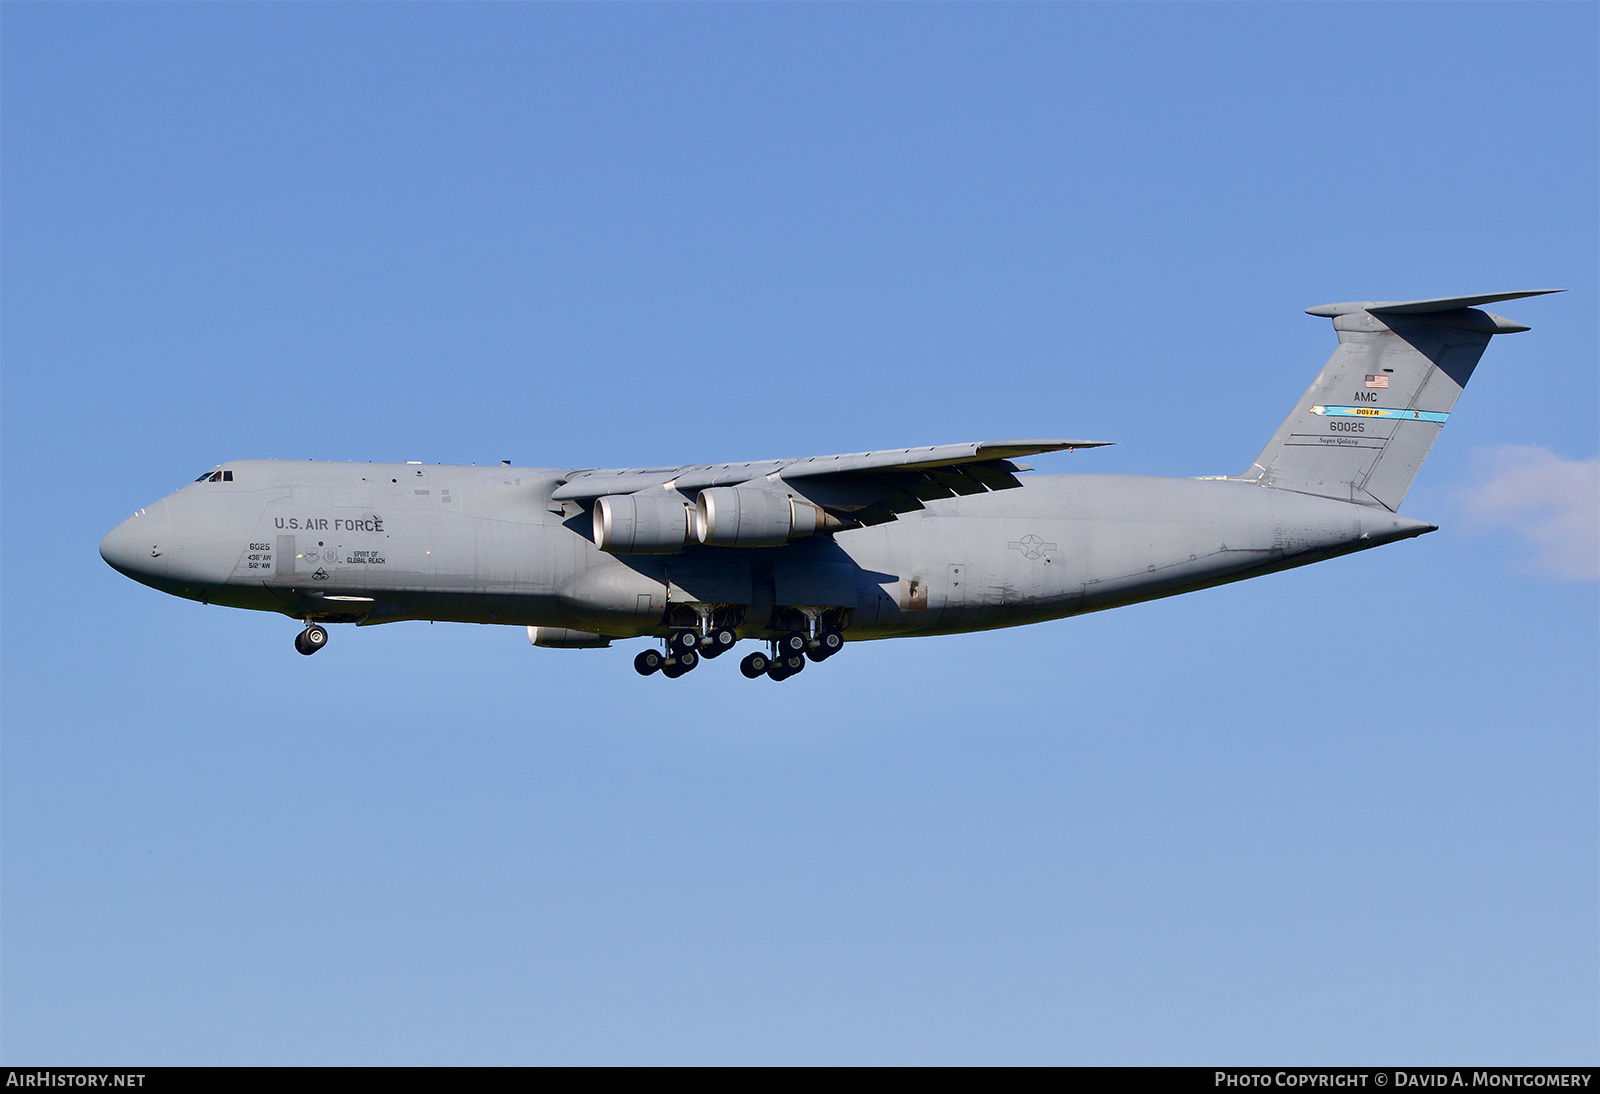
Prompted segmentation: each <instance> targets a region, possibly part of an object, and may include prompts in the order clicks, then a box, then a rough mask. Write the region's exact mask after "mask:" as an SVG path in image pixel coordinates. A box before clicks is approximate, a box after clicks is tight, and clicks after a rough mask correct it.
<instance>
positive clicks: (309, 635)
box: [294, 623, 328, 657]
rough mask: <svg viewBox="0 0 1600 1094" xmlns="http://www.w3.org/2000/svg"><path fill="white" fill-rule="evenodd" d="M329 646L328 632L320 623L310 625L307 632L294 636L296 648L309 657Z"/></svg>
mask: <svg viewBox="0 0 1600 1094" xmlns="http://www.w3.org/2000/svg"><path fill="white" fill-rule="evenodd" d="M327 644H328V632H327V630H326V629H325V628H323V627H322V625H321V624H318V623H312V624H309V625H308V626H307V627H306V629H305V630H303V631H301V632H300V633H299V634H297V635H295V636H294V648H295V649H296V650H298V651H299V652H300V653H303V654H305V655H306V656H307V657H310V656H311V655H312V654H314V653H316V652H317V651H318V650H320V649H321V648H322V647H323V646H326V645H327Z"/></svg>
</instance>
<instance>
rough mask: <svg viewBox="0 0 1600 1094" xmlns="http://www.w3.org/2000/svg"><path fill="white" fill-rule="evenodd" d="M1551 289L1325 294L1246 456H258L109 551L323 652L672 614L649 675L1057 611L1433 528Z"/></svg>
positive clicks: (1029, 619) (647, 631) (146, 514)
mask: <svg viewBox="0 0 1600 1094" xmlns="http://www.w3.org/2000/svg"><path fill="white" fill-rule="evenodd" d="M1525 295H1534V294H1531V293H1501V294H1491V295H1488V296H1481V297H1457V298H1447V299H1442V300H1431V301H1408V302H1403V303H1400V304H1385V303H1374V302H1366V303H1361V304H1335V305H1324V306H1322V307H1320V308H1313V309H1309V310H1310V311H1311V312H1312V313H1313V314H1318V315H1326V316H1328V317H1330V318H1332V319H1333V321H1334V327H1335V330H1336V331H1337V332H1338V336H1339V341H1340V345H1339V348H1338V350H1337V351H1335V353H1334V355H1333V357H1332V358H1330V359H1329V361H1328V363H1327V364H1326V365H1325V366H1324V367H1323V369H1322V371H1321V373H1320V374H1319V375H1318V376H1317V378H1316V380H1315V381H1314V382H1313V383H1312V385H1311V387H1310V388H1309V389H1308V390H1307V391H1306V393H1305V395H1304V396H1302V397H1301V399H1300V401H1299V403H1297V404H1296V406H1295V408H1294V410H1293V411H1292V412H1291V413H1290V415H1289V417H1288V418H1287V419H1285V421H1284V422H1283V424H1282V425H1281V426H1280V427H1279V428H1278V430H1277V432H1276V433H1275V434H1274V435H1273V437H1272V439H1271V440H1270V441H1269V442H1268V444H1267V447H1266V448H1265V449H1264V450H1263V451H1262V453H1261V455H1260V456H1259V457H1258V458H1257V459H1256V462H1255V463H1254V464H1253V465H1252V466H1251V468H1250V469H1249V470H1248V471H1247V472H1245V473H1244V474H1242V475H1238V476H1221V477H1217V478H1208V479H1171V478H1155V477H1143V476H1125V475H1030V476H1027V477H1026V478H1021V477H1019V476H1020V475H1021V474H1022V472H1024V471H1025V470H1027V468H1025V467H1023V466H1021V465H1018V464H1016V463H1014V462H1012V461H1013V460H1014V459H1015V458H1016V457H1018V456H1025V455H1033V454H1037V453H1043V452H1052V451H1062V450H1067V449H1072V448H1083V447H1095V446H1097V445H1099V444H1100V443H1102V442H1092V441H1050V440H1028V441H1000V442H988V443H979V444H964V445H943V446H937V447H931V448H920V449H895V450H889V451H886V452H867V453H856V454H851V455H845V456H820V457H805V458H799V459H790V460H770V461H761V462H754V463H738V464H722V465H699V466H693V467H657V468H630V469H621V470H601V469H581V470H574V469H537V468H514V467H509V466H500V467H451V466H438V465H435V466H422V465H418V464H350V463H342V464H338V463H317V462H304V463H299V462H291V461H279V460H241V461H237V462H232V463H228V464H224V465H221V466H219V467H218V468H217V469H216V470H215V471H214V472H210V473H208V474H206V475H203V476H201V478H200V479H199V480H197V481H195V482H193V483H190V484H189V485H187V486H185V487H183V488H182V489H180V490H178V491H177V492H175V493H173V494H171V495H169V496H167V497H165V498H162V499H161V500H160V501H157V502H154V503H153V504H151V505H149V506H147V507H146V508H144V509H141V510H139V512H138V513H136V514H135V515H134V516H132V517H130V518H129V519H127V520H125V521H123V522H122V523H121V524H119V525H118V526H117V527H116V528H115V529H113V530H112V531H111V533H110V534H108V535H107V536H106V537H105V540H104V541H103V542H102V543H101V547H100V550H101V554H102V556H103V557H104V558H105V560H106V561H107V562H108V563H110V564H111V565H112V566H113V567H115V568H116V569H118V570H119V571H121V572H122V573H124V574H126V575H128V576H129V577H132V578H134V579H135V580H137V581H141V582H143V583H145V584H147V585H150V586H152V587H154V588H157V589H160V590H162V591H164V592H168V593H171V594H174V595H176V596H182V597H187V598H189V599H193V600H200V601H204V602H207V603H211V604H222V605H229V606H233V607H239V608H248V609H253V610H258V611H268V612H276V613H280V614H283V615H287V616H291V617H293V618H296V619H300V620H303V621H305V623H306V625H307V628H308V629H307V631H306V632H304V633H303V634H302V635H301V637H300V638H297V640H296V647H297V648H298V649H300V650H301V652H303V653H309V652H314V651H315V650H316V649H319V648H320V647H321V644H322V642H324V641H325V640H326V631H325V630H323V628H322V627H321V626H320V625H321V624H324V623H339V622H348V623H356V624H360V625H371V624H377V623H387V622H393V621H397V620H406V619H431V620H451V621H461V622H474V623H498V624H506V625H515V626H522V627H526V628H528V637H529V640H530V641H531V642H533V643H534V644H535V645H538V646H543V647H553V648H568V649H571V648H580V649H581V648H599V647H604V646H605V645H607V644H608V643H609V642H610V641H611V640H612V639H618V638H634V637H644V636H655V637H658V638H663V639H666V640H667V641H668V645H669V648H668V650H667V653H666V658H665V661H664V662H663V660H662V658H661V656H659V655H654V654H651V655H649V656H650V657H654V658H655V660H654V661H649V657H647V656H646V655H645V654H641V659H640V660H639V661H638V662H636V665H637V666H638V667H639V671H641V672H654V671H657V670H658V668H659V667H660V666H662V665H664V666H665V669H666V674H667V675H681V674H682V672H684V671H688V669H689V668H692V667H693V666H694V664H695V663H696V657H695V655H694V654H693V653H684V652H683V651H685V650H691V649H695V648H699V649H702V650H704V651H705V652H704V655H705V656H716V655H717V654H718V653H720V652H723V651H724V650H725V648H727V647H729V646H731V644H732V643H733V642H734V641H736V640H737V639H738V638H754V639H765V640H767V641H769V642H770V643H771V644H772V647H773V651H774V652H773V656H778V655H780V654H781V653H782V651H783V648H784V647H783V646H782V643H783V642H786V641H792V642H795V643H798V645H797V646H796V648H801V649H806V650H808V651H809V656H811V658H812V660H823V659H825V657H826V656H828V655H829V654H830V653H831V652H833V651H834V650H835V649H836V648H837V646H838V643H839V640H840V639H841V638H842V639H845V640H849V641H859V640H866V639H878V638H893V637H909V636H914V635H930V634H952V633H958V632H963V631H973V630H982V629H987V628H994V627H1009V626H1017V625H1021V624H1026V623H1035V622H1039V621H1042V620H1047V619H1057V618H1061V617H1064V616H1070V615H1076V614H1079V613H1082V612H1089V611H1098V610H1102V609H1105V608H1112V607H1117V606H1119V605H1123V604H1130V603H1134V602H1137V601H1141V600H1149V599H1154V598H1157V597H1163V596H1171V595H1174V594H1176V593H1181V592H1187V591H1190V590H1194V589H1201V588H1205V587H1208V586H1212V585H1219V584H1223V583H1226V582H1230V581H1239V580H1242V579H1244V578H1248V577H1254V576H1257V575H1260V574H1265V573H1270V572H1273V571H1275V570H1281V569H1286V568H1289V567H1293V566H1301V565H1305V564H1307V563H1310V562H1315V561H1318V560H1320V559H1325V558H1331V557H1334V556H1336V555H1341V554H1347V553H1350V552H1353V551H1360V550H1365V549H1367V548H1370V547H1375V546H1378V545H1380V544H1383V543H1390V542H1393V541H1395V540H1398V539H1406V538H1410V537H1412V536H1417V535H1420V534H1422V533H1425V532H1429V531H1432V530H1433V529H1434V526H1433V525H1431V524H1427V523H1425V522H1423V521H1418V520H1413V519H1411V518H1409V517H1404V516H1401V515H1399V513H1398V512H1397V510H1398V509H1399V506H1400V502H1401V500H1402V499H1403V498H1404V496H1405V493H1406V490H1407V489H1408V488H1409V486H1410V484H1411V481H1412V479H1413V478H1414V477H1415V475H1416V473H1417V470H1418V468H1419V467H1420V466H1421V464H1422V461H1423V458H1424V457H1425V456H1426V455H1427V453H1428V450H1429V448H1430V447H1431V446H1432V444H1433V442H1434V439H1435V438H1436V437H1437V436H1438V434H1439V432H1440V430H1441V429H1442V427H1443V424H1444V422H1445V420H1446V419H1447V418H1448V417H1449V414H1450V413H1451V412H1452V410H1453V409H1454V407H1455V404H1456V400H1457V398H1458V397H1459V395H1460V394H1461V390H1462V388H1463V387H1464V386H1465V385H1466V382H1467V380H1468V379H1470V377H1471V375H1472V371H1473V369H1474V368H1475V367H1476V366H1477V363H1478V360H1479V358H1480V357H1481V355H1482V353H1483V351H1484V348H1485V347H1486V346H1487V344H1488V342H1489V339H1490V338H1491V337H1492V336H1493V335H1494V334H1496V333H1505V332H1509V331H1513V330H1525V329H1527V328H1525V327H1522V326H1520V325H1518V324H1514V323H1511V322H1510V321H1508V320H1503V319H1500V318H1499V317H1498V316H1492V315H1489V314H1488V313H1485V312H1482V311H1478V310H1475V309H1473V308H1471V307H1469V306H1468V305H1469V304H1472V303H1481V302H1490V301H1495V300H1502V299H1511V298H1513V297H1516V296H1525ZM597 513H598V514H599V515H600V517H601V518H603V519H602V520H600V521H599V522H598V523H599V527H598V528H597V519H596V514H597ZM747 542H748V543H750V544H752V545H750V546H743V545H741V544H743V543H747ZM602 548H606V549H602ZM313 632H320V637H316V636H313V637H312V639H311V640H309V641H307V636H308V635H312V634H313ZM719 635H720V636H721V637H719ZM796 636H798V637H796ZM830 636H832V637H830ZM647 661H648V662H649V663H648V664H647ZM756 662H759V664H753V662H752V661H751V659H749V658H747V659H746V662H745V664H744V666H743V667H744V668H745V674H746V675H756V674H759V672H766V673H767V674H768V675H773V676H774V677H775V678H778V679H782V678H784V676H786V675H792V671H787V670H784V669H783V668H782V665H781V664H779V666H778V668H776V669H770V670H769V669H762V668H760V665H762V664H766V663H767V662H766V661H765V660H763V659H762V658H760V657H758V658H756ZM652 666H655V667H652ZM791 667H792V666H791ZM800 667H803V664H802V665H801V666H800ZM793 671H798V668H794V669H793Z"/></svg>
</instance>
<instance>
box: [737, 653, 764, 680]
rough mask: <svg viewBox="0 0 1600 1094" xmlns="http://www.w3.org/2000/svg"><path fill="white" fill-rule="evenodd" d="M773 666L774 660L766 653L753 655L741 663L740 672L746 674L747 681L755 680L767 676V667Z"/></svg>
mask: <svg viewBox="0 0 1600 1094" xmlns="http://www.w3.org/2000/svg"><path fill="white" fill-rule="evenodd" d="M770 664H772V659H771V658H770V657H768V656H767V655H766V654H764V653H752V654H751V655H750V656H749V657H746V658H745V659H744V660H743V661H740V662H739V671H740V672H742V673H744V678H745V679H746V680H754V679H755V678H756V677H757V676H765V675H766V674H767V666H768V665H770Z"/></svg>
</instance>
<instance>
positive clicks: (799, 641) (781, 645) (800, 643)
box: [778, 631, 809, 653]
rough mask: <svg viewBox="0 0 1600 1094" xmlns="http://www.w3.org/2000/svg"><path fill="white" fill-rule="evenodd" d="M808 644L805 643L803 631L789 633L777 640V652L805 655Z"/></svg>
mask: <svg viewBox="0 0 1600 1094" xmlns="http://www.w3.org/2000/svg"><path fill="white" fill-rule="evenodd" d="M808 644H809V643H808V642H807V640H806V636H805V633H804V632H803V631H790V632H789V633H788V634H786V635H784V636H783V637H782V638H780V639H778V652H779V653H805V652H806V646H807V645H808Z"/></svg>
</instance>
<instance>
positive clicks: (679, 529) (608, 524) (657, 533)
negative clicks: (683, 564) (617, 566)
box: [594, 490, 691, 555]
mask: <svg viewBox="0 0 1600 1094" xmlns="http://www.w3.org/2000/svg"><path fill="white" fill-rule="evenodd" d="M690 531H691V528H690V520H689V503H688V502H686V501H684V500H683V496H682V495H681V494H677V493H675V492H673V491H671V490H663V491H660V492H655V491H652V492H650V493H647V494H608V495H607V496H605V497H603V498H601V499H600V500H599V501H597V502H595V503H594V543H595V546H596V547H599V548H600V549H601V550H602V551H606V552H609V553H610V554H613V555H648V554H671V553H672V552H674V551H681V550H683V549H684V547H685V546H687V545H688V543H689V536H690Z"/></svg>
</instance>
